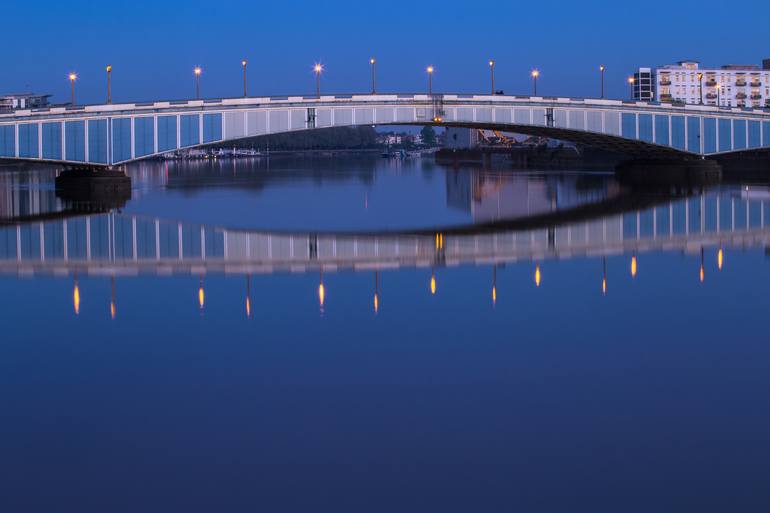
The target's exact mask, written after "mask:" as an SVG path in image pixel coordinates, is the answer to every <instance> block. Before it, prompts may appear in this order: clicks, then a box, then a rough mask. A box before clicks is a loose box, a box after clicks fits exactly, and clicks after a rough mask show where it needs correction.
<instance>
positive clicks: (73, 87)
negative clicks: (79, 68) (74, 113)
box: [69, 73, 78, 107]
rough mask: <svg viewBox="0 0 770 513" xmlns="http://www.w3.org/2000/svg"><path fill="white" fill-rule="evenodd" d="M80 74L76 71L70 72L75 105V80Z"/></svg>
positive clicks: (73, 103)
mask: <svg viewBox="0 0 770 513" xmlns="http://www.w3.org/2000/svg"><path fill="white" fill-rule="evenodd" d="M77 78H78V76H77V75H76V74H75V73H70V74H69V79H70V86H71V88H72V106H73V107H74V106H75V80H77Z"/></svg>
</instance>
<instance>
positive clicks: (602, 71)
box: [599, 65, 607, 98]
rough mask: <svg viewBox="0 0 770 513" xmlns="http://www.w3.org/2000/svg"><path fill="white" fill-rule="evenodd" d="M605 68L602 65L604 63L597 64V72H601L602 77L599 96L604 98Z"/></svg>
mask: <svg viewBox="0 0 770 513" xmlns="http://www.w3.org/2000/svg"><path fill="white" fill-rule="evenodd" d="M605 69H607V68H605V67H604V65H602V66H599V72H600V73H601V78H602V95H601V98H604V70H605Z"/></svg>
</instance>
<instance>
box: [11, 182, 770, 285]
mask: <svg viewBox="0 0 770 513" xmlns="http://www.w3.org/2000/svg"><path fill="white" fill-rule="evenodd" d="M750 192H751V191H749V193H750ZM765 200H766V198H764V197H763V198H758V199H752V198H751V197H750V196H747V193H746V191H745V190H743V191H742V192H741V193H738V192H737V191H721V192H716V193H709V194H703V195H700V196H697V197H691V198H688V199H680V200H675V201H667V202H665V203H662V204H660V203H659V204H657V205H656V206H654V207H651V208H647V209H645V210H639V211H632V212H626V213H620V214H611V215H608V216H605V217H599V218H596V219H592V220H585V221H576V222H575V221H572V222H571V221H566V222H562V223H560V224H558V225H556V226H554V225H549V226H544V227H542V228H540V227H537V228H531V229H518V230H509V229H500V230H489V229H488V227H487V229H485V231H484V232H483V233H473V230H472V228H469V229H467V230H461V231H456V232H450V231H447V232H437V233H427V234H420V233H403V234H396V233H393V234H308V233H302V234H290V233H266V232H245V231H233V230H227V229H219V228H209V227H203V226H197V225H195V226H193V225H185V224H181V223H174V222H167V221H161V220H158V219H146V218H139V217H124V216H121V215H117V214H103V215H96V216H88V217H81V218H72V219H67V220H57V221H52V222H43V223H34V224H19V225H15V226H6V227H3V228H0V272H5V273H14V274H21V275H28V274H35V273H53V274H67V273H80V274H95V275H104V274H107V275H131V274H138V273H145V272H147V273H157V274H172V273H192V274H205V273H207V272H225V273H248V274H252V273H254V274H258V273H270V272H277V271H289V272H305V271H313V272H315V271H319V270H323V271H330V270H336V269H390V268H398V267H404V266H407V267H408V266H416V267H435V266H443V265H460V264H499V263H507V262H516V261H542V260H546V259H551V258H558V259H565V258H571V257H575V256H584V255H588V256H595V255H609V254H620V253H633V254H639V253H643V252H646V251H652V250H678V251H685V252H691V251H696V250H699V249H701V248H703V247H709V246H719V247H722V246H724V247H730V246H741V247H744V246H745V247H748V246H767V245H770V228H767V227H766V226H767V224H766V221H767V219H766V217H767V212H766V208H765ZM561 215H562V216H564V215H565V213H562V214H561Z"/></svg>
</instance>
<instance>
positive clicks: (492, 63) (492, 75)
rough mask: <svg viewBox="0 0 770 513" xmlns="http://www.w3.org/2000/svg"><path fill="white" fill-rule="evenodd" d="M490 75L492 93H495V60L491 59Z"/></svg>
mask: <svg viewBox="0 0 770 513" xmlns="http://www.w3.org/2000/svg"><path fill="white" fill-rule="evenodd" d="M489 75H490V78H491V79H492V94H495V61H493V60H492V59H489Z"/></svg>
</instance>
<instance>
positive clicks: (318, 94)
mask: <svg viewBox="0 0 770 513" xmlns="http://www.w3.org/2000/svg"><path fill="white" fill-rule="evenodd" d="M323 70H324V67H323V64H320V63H316V64H315V66H313V71H314V72H315V95H316V97H317V98H320V97H321V72H322V71H323Z"/></svg>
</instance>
